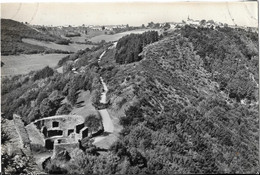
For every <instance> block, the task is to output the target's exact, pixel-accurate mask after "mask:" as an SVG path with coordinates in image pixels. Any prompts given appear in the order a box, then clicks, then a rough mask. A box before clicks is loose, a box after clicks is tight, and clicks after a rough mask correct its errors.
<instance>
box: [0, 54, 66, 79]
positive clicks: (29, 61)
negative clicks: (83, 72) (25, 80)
mask: <svg viewBox="0 0 260 175" xmlns="http://www.w3.org/2000/svg"><path fill="white" fill-rule="evenodd" d="M65 56H67V54H46V55H43V54H35V55H23V54H22V55H9V56H2V57H1V61H2V62H3V63H4V66H3V67H2V71H1V73H2V76H10V75H11V76H12V75H18V74H27V73H29V72H30V71H33V70H39V69H42V68H44V67H45V66H50V67H55V66H56V65H57V63H58V61H59V60H60V59H61V58H63V57H65Z"/></svg>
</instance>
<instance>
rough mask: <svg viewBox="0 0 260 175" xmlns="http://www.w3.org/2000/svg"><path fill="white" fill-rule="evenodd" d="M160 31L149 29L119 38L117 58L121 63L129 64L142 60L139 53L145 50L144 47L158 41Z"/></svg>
mask: <svg viewBox="0 0 260 175" xmlns="http://www.w3.org/2000/svg"><path fill="white" fill-rule="evenodd" d="M158 37H159V36H158V32H156V31H148V32H144V33H143V34H130V35H127V36H124V37H122V38H121V39H119V41H118V43H117V45H116V54H115V59H116V62H117V63H119V64H127V63H132V62H135V61H140V60H141V58H142V57H141V56H139V54H140V53H141V52H142V51H143V47H145V46H146V45H147V44H151V43H153V42H155V41H158Z"/></svg>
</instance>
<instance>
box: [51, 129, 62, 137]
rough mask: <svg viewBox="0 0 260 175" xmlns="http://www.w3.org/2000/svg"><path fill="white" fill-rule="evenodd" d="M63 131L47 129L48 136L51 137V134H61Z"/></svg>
mask: <svg viewBox="0 0 260 175" xmlns="http://www.w3.org/2000/svg"><path fill="white" fill-rule="evenodd" d="M62 135H63V131H62V130H49V131H48V137H53V136H62Z"/></svg>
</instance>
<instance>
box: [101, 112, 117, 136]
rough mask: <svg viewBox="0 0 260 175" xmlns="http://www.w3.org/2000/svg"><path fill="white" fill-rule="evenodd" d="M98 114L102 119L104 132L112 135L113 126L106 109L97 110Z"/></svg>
mask: <svg viewBox="0 0 260 175" xmlns="http://www.w3.org/2000/svg"><path fill="white" fill-rule="evenodd" d="M99 113H100V115H101V117H102V123H103V126H104V131H105V132H109V133H112V132H113V131H114V125H113V122H112V120H111V118H110V115H109V114H108V112H107V110H106V109H102V110H99Z"/></svg>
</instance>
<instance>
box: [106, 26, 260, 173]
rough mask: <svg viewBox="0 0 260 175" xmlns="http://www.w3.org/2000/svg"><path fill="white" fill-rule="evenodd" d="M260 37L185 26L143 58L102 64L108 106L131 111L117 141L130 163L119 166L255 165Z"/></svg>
mask: <svg viewBox="0 0 260 175" xmlns="http://www.w3.org/2000/svg"><path fill="white" fill-rule="evenodd" d="M257 40H258V38H257V34H255V33H250V32H249V33H247V32H246V31H243V30H241V31H240V30H236V29H230V28H224V29H217V30H214V29H196V28H190V27H189V26H186V27H184V28H182V29H181V30H180V31H176V32H174V34H172V35H170V36H168V37H164V39H162V40H160V41H159V42H156V43H153V44H150V45H148V46H147V47H145V48H144V51H143V52H142V60H141V61H139V62H134V63H130V64H126V65H121V66H118V65H117V64H113V65H110V66H109V67H107V68H106V67H104V68H103V72H102V76H104V77H105V78H104V79H105V80H107V83H108V89H109V90H110V91H109V94H108V95H109V97H110V100H111V104H112V105H111V107H110V108H112V109H115V110H116V109H117V110H119V109H121V108H122V109H124V110H126V112H125V116H122V117H121V119H120V122H121V124H122V125H123V126H124V131H122V133H121V137H120V138H119V140H118V142H117V143H116V144H114V146H112V148H111V150H112V151H113V152H114V153H115V154H116V155H117V156H119V157H120V160H125V161H126V160H127V161H126V162H128V163H126V162H124V161H123V162H122V164H124V165H125V164H129V166H128V168H127V169H124V171H121V173H135V174H136V173H152V174H167V173H170V174H172V173H174V174H175V173H252V172H255V171H256V170H257V165H258V148H259V147H258V128H259V125H258V100H259V97H258V50H257V49H256V48H258V44H257V42H256V41H257ZM219 41H221V42H219ZM210 47H214V48H212V49H211V50H209V49H208V48H210ZM218 48H219V49H218ZM240 48H243V49H241V50H240ZM207 49H208V50H207ZM220 49H222V50H220ZM203 54H204V55H203ZM104 57H106V56H104ZM209 57H210V58H211V60H209V59H210V58H209ZM213 58H214V59H213ZM236 60H237V61H236ZM234 70H235V71H234ZM127 106H128V107H127ZM129 106H131V107H130V108H129ZM137 155H138V156H137ZM125 158H126V159H125ZM136 159H137V160H136Z"/></svg>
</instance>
